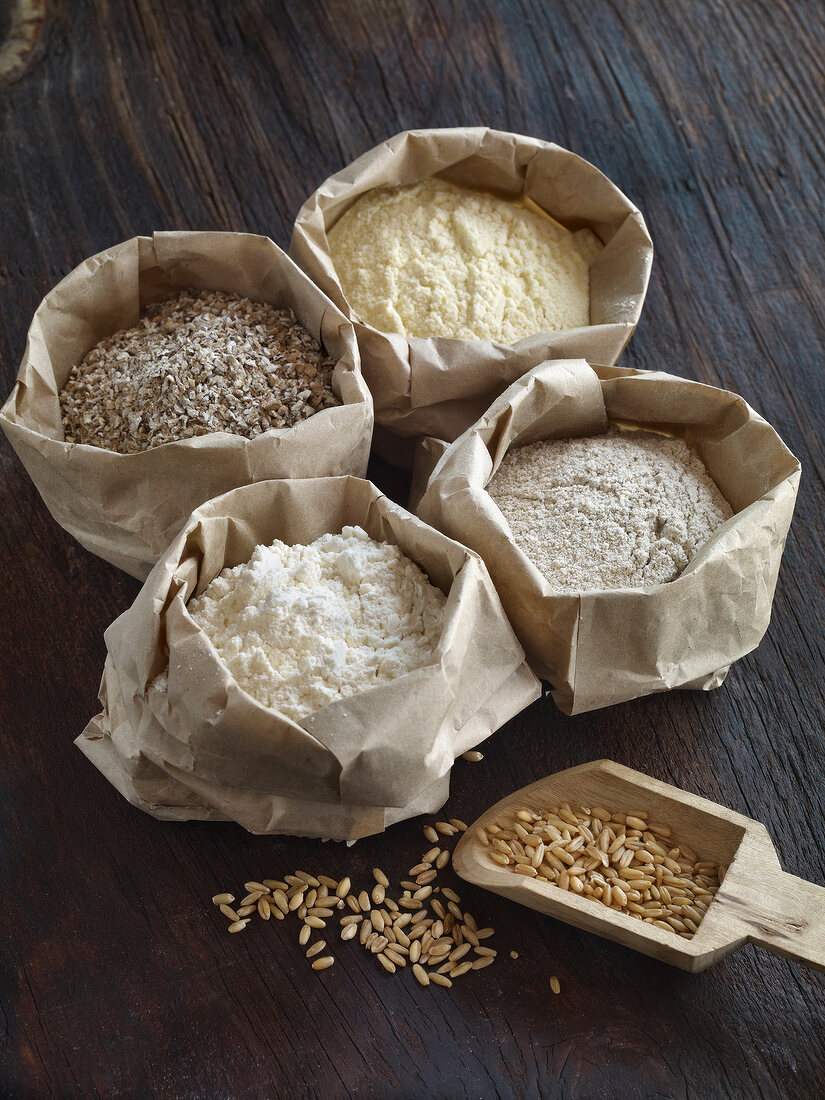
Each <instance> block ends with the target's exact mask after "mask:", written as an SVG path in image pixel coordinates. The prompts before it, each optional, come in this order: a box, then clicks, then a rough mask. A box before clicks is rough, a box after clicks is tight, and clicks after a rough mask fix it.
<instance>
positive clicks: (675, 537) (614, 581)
mask: <svg viewBox="0 0 825 1100" xmlns="http://www.w3.org/2000/svg"><path fill="white" fill-rule="evenodd" d="M487 491H488V492H489V494H490V496H491V497H492V499H493V500H494V501H495V503H496V504H497V505H498V507H499V509H500V510H501V512H502V514H503V515H504V517H505V519H506V520H507V522H508V524H509V526H510V529H511V531H512V533H513V538H514V540H515V542H516V544H517V545H518V546H519V547H520V549H521V550H523V552H524V553H525V554H526V555H527V557H528V558H529V559H530V560H531V561H532V562H533V564H534V565H535V566H536V568H537V569H538V570H539V572H541V573H543V574H544V576H545V577H546V578H547V580H548V581H549V582H550V584H551V585H552V586H553V588H554V589H557V590H558V591H560V592H581V591H591V590H594V589H604V588H641V587H645V586H648V585H654V584H662V583H665V582H667V581H672V580H675V578H676V577H678V576H679V574H680V573H681V572H682V571H683V570H684V569H685V567H686V566H687V564H688V562H689V561H690V560H691V559H692V558H693V557H694V556H695V555H696V553H697V552H698V550H699V549H700V548H701V546H702V545H703V544H704V543H705V542H706V541H707V540H708V538H709V537H710V536H711V535H712V534H713V532H714V531H715V530H716V529H717V528H718V527H719V526H720V525H721V524H722V523H724V522H725V520H727V519H729V518H730V517H731V515H732V514H733V513H732V511H731V508H730V505H729V504H728V503H727V501H726V500H725V498H724V497H723V496H722V494H721V493H720V491H719V489H718V488H717V487H716V485H715V484H714V483H713V481H712V480H711V479H710V477H709V476H708V473H707V471H706V469H705V467H704V465H703V464H702V462H701V460H700V459H699V457H698V456H697V455H696V454H694V452H693V451H691V450H690V448H689V447H688V446H687V445H686V444H685V443H684V441H683V440H681V439H674V438H669V437H666V436H662V435H656V434H653V433H652V432H644V431H622V430H619V429H617V428H615V427H614V428H611V429H610V430H609V431H608V432H606V433H605V434H604V435H598V436H591V437H586V438H580V439H556V440H543V441H541V442H539V443H532V444H529V445H527V446H524V447H517V448H514V449H513V450H511V451H509V452H508V454H507V455H505V457H504V459H503V461H502V463H501V465H500V466H499V469H498V470H497V472H496V474H495V476H494V477H493V478H492V480H491V481H490V484H489V485H488V487H487Z"/></svg>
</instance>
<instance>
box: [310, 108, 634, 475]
mask: <svg viewBox="0 0 825 1100" xmlns="http://www.w3.org/2000/svg"><path fill="white" fill-rule="evenodd" d="M436 175H437V176H439V177H440V178H442V179H445V180H448V181H450V182H452V183H456V184H462V185H464V186H468V187H473V188H477V189H481V190H490V191H495V192H497V193H499V194H503V195H505V196H511V197H517V196H520V195H527V196H529V197H530V198H531V199H532V200H533V201H534V202H536V203H537V204H538V205H539V206H541V207H542V208H543V209H544V210H545V211H547V213H549V214H551V215H552V216H553V217H554V218H555V219H556V220H557V221H559V222H561V224H562V225H564V226H565V227H567V228H568V229H571V230H577V229H581V228H583V227H585V226H587V227H589V228H591V229H592V230H593V231H594V232H595V233H596V235H597V236H598V237H599V239H600V240H601V241H602V242H603V243H604V245H605V248H604V249H603V251H602V252H601V253H600V255H599V256H598V258H597V259H596V261H595V263H594V264H593V266H592V268H591V272H590V275H591V304H590V316H591V322H592V323H591V324H590V325H589V326H588V327H586V328H577V329H568V330H566V331H562V332H542V333H537V334H536V335H535V336H530V337H528V338H527V339H525V340H521V341H519V342H518V343H517V344H515V345H513V346H512V347H510V346H507V345H504V344H497V343H493V342H491V341H486V340H452V339H445V338H434V339H426V340H425V339H418V338H410V339H407V337H405V336H401V335H398V334H389V333H381V332H378V331H377V330H376V329H374V328H372V327H371V326H370V325H366V324H363V323H362V322H361V321H360V320H359V318H358V317H357V315H356V314H355V313H354V311H353V310H352V308H351V307H350V306H349V303H348V302H347V300H346V298H345V297H344V294H343V290H342V288H341V284H340V282H339V281H338V277H337V275H336V272H335V268H334V266H333V264H332V260H331V258H330V254H329V246H328V242H327V235H326V231H327V229H329V228H331V226H333V225H334V224H335V222H336V221H337V220H338V219H339V218H340V217H341V215H342V214H343V213H344V212H345V211H346V210H347V209H349V207H350V206H352V204H353V203H354V202H355V200H356V199H357V198H358V197H359V196H360V195H363V194H364V193H365V192H367V191H370V190H372V189H374V188H377V187H390V186H397V185H400V184H410V183H416V182H418V181H419V180H422V179H425V178H427V177H428V176H436ZM290 255H291V256H292V257H293V258H294V259H295V260H297V262H298V263H299V264H300V265H301V267H303V268H304V270H305V271H307V272H308V273H309V275H310V277H311V278H312V279H313V280H314V281H315V282H316V283H317V284H318V286H319V287H321V289H322V290H323V291H324V292H325V293H326V294H327V295H328V296H329V297H330V298H331V299H332V301H333V302H335V304H336V305H337V306H338V307H339V308H340V309H341V310H342V311H343V312H344V313H346V315H347V316H348V317H349V318H350V319H351V320H352V321H353V324H354V325H355V330H356V333H357V335H358V344H359V347H360V349H361V357H362V360H363V370H364V377H365V378H366V380H367V384H368V385H369V387H370V390H371V391H372V395H373V398H374V400H375V420H376V426H377V427H378V426H380V427H383V428H384V429H388V430H389V432H391V433H394V434H395V435H396V436H405V437H416V436H422V435H431V436H436V437H438V438H440V439H445V440H448V441H452V440H454V439H456V438H457V436H459V435H460V434H461V432H463V431H464V429H465V428H467V427H469V426H470V424H472V423H473V422H474V421H475V420H476V419H477V418H478V417H479V416H481V415H482V414H483V412H484V411H485V409H487V407H488V406H489V404H490V402H491V401H493V400H494V398H496V397H497V396H498V395H499V394H500V393H501V392H502V391H503V390H504V389H505V388H506V387H507V386H508V385H509V384H510V383H511V382H513V381H514V380H515V379H516V378H518V377H520V376H521V375H522V374H524V373H525V371H527V370H529V369H530V368H531V367H535V366H536V365H537V364H539V363H543V362H545V360H547V359H551V358H578V357H581V358H585V359H589V360H590V361H591V362H595V363H611V364H612V363H614V362H615V361H616V359H617V357H618V355H619V353H620V352H621V350H622V348H623V347H624V346H625V344H626V343H627V341H628V340H629V339H630V336H631V334H632V332H633V329H634V328H635V327H636V322H637V321H638V319H639V314H640V313H641V309H642V304H643V302H644V297H645V292H646V290H647V283H648V279H649V277H650V266H651V263H652V259H653V246H652V244H651V241H650V237H649V235H648V232H647V229H646V227H645V223H644V219H643V218H642V215H641V214H640V213H639V211H638V210H637V209H636V207H635V206H634V205H633V204H632V203H631V202H630V200H629V199H627V198H626V197H625V196H624V195H623V194H622V192H621V191H619V189H618V188H617V187H616V186H615V185H614V184H612V183H611V182H610V180H608V179H607V178H606V177H605V176H604V175H602V173H601V172H599V171H598V169H596V168H594V167H593V165H592V164H589V163H588V162H587V161H585V160H582V158H581V157H578V156H576V155H575V154H574V153H571V152H569V151H568V150H567V149H562V148H561V147H560V146H558V145H553V144H552V143H550V142H547V141H539V140H538V139H537V138H531V137H524V136H522V135H521V134H510V133H504V132H502V131H500V130H490V129H488V128H487V127H485V126H468V127H456V128H454V129H445V130H406V131H404V132H403V133H400V134H396V136H395V137H393V138H390V140H389V141H385V142H382V144H381V145H378V146H376V147H375V148H374V149H370V151H369V152H367V153H365V154H364V155H363V156H361V157H359V158H358V159H357V160H356V161H354V162H353V163H352V164H350V165H349V166H348V167H347V168H344V169H343V170H342V171H340V172H337V173H336V174H335V175H334V176H330V178H329V179H328V180H326V181H325V182H324V183H322V184H321V186H320V187H319V188H318V190H317V191H316V192H315V193H314V194H313V195H311V196H310V198H309V199H307V201H306V202H305V203H304V205H303V206H302V208H301V210H300V211H299V213H298V217H297V218H296V221H295V227H294V231H293V235H292V244H291V246H290ZM405 443H406V441H405V440H400V441H397V442H396V443H393V442H392V439H391V437H389V436H388V434H387V432H386V431H385V432H380V431H379V432H378V433H377V435H376V448H377V449H378V450H379V453H382V454H383V456H384V457H385V458H387V459H388V460H389V461H391V462H396V463H397V464H403V465H406V466H409V465H410V461H411V457H412V452H411V448H410V445H409V444H408V443H407V444H406V446H405Z"/></svg>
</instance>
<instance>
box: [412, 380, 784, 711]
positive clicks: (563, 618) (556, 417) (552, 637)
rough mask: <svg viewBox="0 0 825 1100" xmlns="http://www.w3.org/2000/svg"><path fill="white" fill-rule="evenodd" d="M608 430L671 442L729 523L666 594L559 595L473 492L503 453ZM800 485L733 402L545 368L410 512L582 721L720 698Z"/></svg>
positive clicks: (455, 449)
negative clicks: (470, 559)
mask: <svg viewBox="0 0 825 1100" xmlns="http://www.w3.org/2000/svg"><path fill="white" fill-rule="evenodd" d="M608 419H610V420H614V421H620V422H621V421H632V422H634V423H638V424H641V425H649V426H650V427H652V428H665V429H669V430H671V431H672V432H673V433H674V434H678V435H680V436H682V437H683V438H684V440H685V442H686V443H687V444H688V445H689V446H691V447H693V448H694V449H695V450H696V452H697V453H698V455H699V456H700V458H701V459H702V461H703V462H704V464H705V466H706V467H707V469H708V472H709V473H710V476H711V477H712V478H713V480H714V481H715V482H716V484H717V485H718V486H719V488H720V489H721V491H722V493H723V495H724V496H725V497H726V498H727V500H728V502H729V504H730V505H731V507H732V508H733V510H734V513H735V514H734V516H733V517H732V518H731V519H730V520H728V521H727V522H726V523H725V524H723V526H722V527H720V528H719V529H718V530H717V531H716V532H714V534H713V535H712V536H711V538H710V539H709V540H708V542H707V543H706V544H705V545H704V546H703V547H702V549H701V550H700V552H699V553H698V554H697V555H696V557H695V558H694V559H693V561H691V562H690V563H689V565H688V566H687V568H686V569H685V570H684V572H683V573H682V574H681V576H679V577H677V579H676V580H674V581H671V582H670V583H668V584H659V585H653V586H650V587H647V588H636V589H631V588H625V589H616V590H611V591H604V590H596V591H592V592H583V593H581V594H578V595H569V594H559V593H557V592H555V591H554V590H553V589H552V588H551V586H550V584H549V583H548V581H547V580H546V579H545V578H544V576H543V575H542V574H541V573H539V571H538V570H537V569H536V567H535V566H534V565H533V564H532V562H530V560H529V559H528V558H527V557H526V556H525V554H524V553H522V551H521V550H520V549H519V548H518V547H517V546H516V545H515V543H514V542H513V539H512V534H511V531H510V527H509V525H508V524H507V522H506V520H505V519H504V516H503V515H502V514H501V512H500V511H499V509H498V507H497V506H496V505H495V504H494V503H493V500H492V499H491V497H490V496H489V495H488V493H487V492H486V489H485V487H486V486H487V484H488V483H489V481H490V479H491V477H492V476H493V474H494V473H495V472H496V470H497V469H498V467H499V466H500V464H501V460H502V458H503V457H504V455H505V454H506V452H507V451H508V449H509V448H510V447H511V446H518V445H521V444H524V443H532V442H535V441H536V440H539V439H550V438H563V437H574V436H585V435H593V434H596V433H599V432H603V431H604V430H605V429H606V427H607V423H608ZM421 461H422V463H424V464H426V462H427V455H426V454H425V455H423V456H422V459H421ZM799 477H800V465H799V462H798V461H797V459H796V458H794V456H793V455H792V454H791V452H790V451H789V450H788V449H787V447H786V446H785V445H784V443H783V442H782V440H781V439H780V438H779V436H778V435H777V434H776V432H775V431H774V430H773V428H771V426H770V425H769V424H767V423H766V422H765V421H764V420H763V419H762V417H760V416H759V415H758V414H757V413H756V412H754V410H753V409H751V408H750V406H749V405H747V404H746V403H745V401H743V400H742V398H741V397H738V396H736V395H735V394H733V393H728V392H727V391H726V390H719V389H715V388H713V387H712V386H705V385H701V384H700V383H698V382H689V381H687V380H685V379H682V378H676V377H674V376H673V375H669V374H663V373H659V372H647V371H622V370H620V369H619V368H616V367H613V368H601V367H596V368H591V367H589V366H588V365H587V363H585V362H583V361H581V360H568V361H554V362H549V363H545V364H544V365H542V366H540V367H536V368H535V369H534V370H532V371H530V372H529V373H528V374H526V375H525V376H524V377H523V378H521V379H519V380H518V381H517V382H515V383H514V384H513V385H512V386H510V388H509V389H508V390H507V391H506V392H505V393H504V394H502V396H501V397H500V398H499V399H498V400H497V401H495V402H494V403H493V405H492V406H491V407H490V409H489V410H488V411H487V413H486V414H485V415H484V416H483V417H482V418H481V419H480V420H479V421H478V422H477V423H476V424H474V425H473V427H472V428H470V429H469V430H468V431H467V432H465V433H464V435H463V436H461V438H460V439H458V440H456V441H455V442H454V443H452V444H451V445H450V446H449V447H447V448H446V449H445V450H444V453H443V454H442V456H441V458H440V459H439V460H438V462H437V464H436V466H435V469H434V470H433V472H432V474H431V476H430V478H429V482H428V484H427V487H426V490H425V492H424V495H423V498H422V500H421V502H420V504H419V506H418V514H419V515H420V516H421V517H422V518H423V519H424V520H426V522H428V523H431V524H433V526H435V527H438V528H439V530H442V531H444V532H445V533H447V534H448V535H450V536H451V537H452V538H455V539H460V540H461V541H462V542H463V543H465V544H466V545H467V546H470V547H472V548H473V549H475V550H477V551H478V552H479V553H480V554H481V555H482V557H483V558H484V560H485V562H486V563H487V567H488V569H489V570H490V576H491V577H492V578H493V581H494V583H495V585H496V588H497V590H498V592H499V595H500V596H501V601H502V603H503V604H504V608H505V610H506V612H507V614H508V616H509V617H510V620H511V622H512V623H513V625H514V627H515V629H516V633H517V634H518V637H519V640H520V641H521V643H522V645H523V646H524V648H525V651H526V652H527V656H528V660H529V661H530V664H531V667H532V668H533V670H534V671H535V672H536V673H537V674H538V675H539V676H542V677H544V678H545V679H547V680H549V681H550V683H551V685H552V687H553V696H554V698H555V700H556V702H557V703H558V705H559V707H560V708H561V709H562V710H563V711H564V712H565V713H567V714H581V713H583V712H584V711H588V710H595V709H597V708H599V707H606V706H609V705H611V704H612V703H620V702H624V701H625V700H628V699H635V698H638V697H639V696H642V695H649V694H651V693H653V692H657V691H667V690H669V689H670V688H675V687H686V688H699V689H703V690H709V689H711V688H715V687H718V686H719V685H720V684H721V683H722V681H723V680H724V678H725V675H726V673H727V670H728V668H729V666H730V664H731V663H732V662H733V661H735V660H737V659H738V658H739V657H742V656H744V654H746V653H749V652H750V651H751V650H752V649H755V648H756V646H757V645H758V644H759V642H760V641H761V639H762V636H763V635H764V633H765V631H766V630H767V628H768V623H769V622H770V614H771V603H772V601H773V593H774V589H775V587H776V578H777V573H778V570H779V562H780V560H781V557H782V550H783V548H784V545H785V537H786V535H787V533H788V528H789V526H790V522H791V517H792V515H793V509H794V503H795V501H796V492H797V488H798V485H799Z"/></svg>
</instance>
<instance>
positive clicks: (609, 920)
mask: <svg viewBox="0 0 825 1100" xmlns="http://www.w3.org/2000/svg"><path fill="white" fill-rule="evenodd" d="M562 802H569V803H570V805H571V806H572V807H573V809H574V811H575V810H576V809H577V807H579V806H603V807H606V808H607V809H609V810H610V812H611V813H632V812H633V811H634V810H635V811H637V812H638V811H642V812H647V813H648V814H649V817H650V820H651V821H655V822H660V823H661V824H663V825H667V826H669V827H670V828H671V829H672V832H673V837H672V841H671V843H672V844H673V845H674V846H676V845H678V844H679V843H680V842H681V843H684V844H686V845H688V846H689V847H690V848H692V849H693V851H694V852H695V853H696V854H697V856H698V858H699V859H700V860H712V861H713V862H715V863H718V864H724V865H726V866H727V867H728V871H727V874H726V875H725V878H724V882H723V883H722V885H721V886H720V887H719V890H718V892H717V894H716V896H715V897H714V899H713V901H712V902H711V904H710V906H709V907H708V910H707V913H706V914H705V917H704V919H703V920H702V921H701V923H700V924H699V928H698V931H697V932H696V933H695V934H694V935H693V937H692V938H691V939H683V938H682V937H680V936H678V935H677V934H676V933H675V932H668V931H665V930H664V929H663V928H657V927H655V926H654V925H652V924H644V923H643V922H642V921H640V920H635V919H634V918H633V917H630V916H627V915H625V914H624V913H620V912H617V911H616V910H614V909H609V908H607V906H605V905H602V903H601V902H600V901H594V900H593V899H592V898H587V897H580V896H579V895H577V894H574V893H572V892H569V891H566V890H562V889H560V888H559V887H558V886H554V885H552V884H551V883H549V882H542V881H540V880H537V879H531V878H526V877H524V876H522V875H520V874H515V873H514V872H513V870H512V869H509V868H506V867H499V866H496V864H495V863H493V862H492V860H490V858H489V856H488V855H487V852H488V849H487V848H486V847H485V846H484V845H483V844H482V842H481V840H479V839H478V837H477V835H476V829H477V828H479V827H480V826H484V825H487V824H489V823H492V822H493V821H494V820H495V819H496V818H497V817H499V816H501V815H502V814H507V813H509V814H510V815H512V814H514V813H515V812H516V811H517V810H520V809H527V810H534V811H546V810H548V809H550V808H552V807H554V806H559V805H560V803H562ZM453 867H454V868H455V870H456V871H457V872H458V874H459V875H461V877H462V878H463V879H466V880H467V882H472V883H474V884H475V885H476V886H483V887H484V888H485V889H486V890H492V891H493V892H494V893H496V894H501V895H502V897H505V898H510V899H511V900H512V901H517V902H519V903H520V904H522V905H529V906H530V908H531V909H538V910H539V912H541V913H548V914H549V915H550V916H551V917H557V918H558V919H559V920H563V921H566V922H567V923H568V924H573V925H575V926H576V927H577V928H584V929H585V930H586V931H588V932H595V933H596V935H598V936H604V937H606V938H607V939H609V940H615V941H616V942H617V943H621V944H624V945H625V946H626V947H632V948H634V949H635V950H636V951H641V952H643V953H644V954H645V955H652V956H653V958H656V959H661V960H662V961H663V962H668V963H671V964H672V965H673V966H679V967H681V968H682V969H683V970H692V971H699V970H705V969H706V968H707V967H708V966H711V965H712V964H713V963H715V962H717V961H718V960H719V959H721V958H722V957H723V955H727V954H728V952H730V951H735V950H736V948H737V947H741V946H742V945H743V944H745V943H755V944H758V945H759V946H760V947H765V948H767V950H768V951H773V952H775V953H776V954H777V955H785V956H787V957H788V958H789V959H796V960H797V961H798V962H801V963H804V964H805V965H806V966H810V967H812V968H813V969H815V970H823V971H825V887H823V886H815V885H814V884H813V883H810V882H806V881H805V880H804V879H801V878H796V877H795V876H794V875H788V874H786V873H785V872H784V871H783V870H782V869H781V868H780V866H779V860H778V858H777V855H776V852H775V851H774V847H773V844H772V842H771V839H770V837H769V836H768V833H767V830H766V829H765V826H764V825H760V823H759V822H758V821H752V820H751V819H750V818H748V817H742V816H741V815H740V814H736V813H733V811H732V810H728V809H725V807H724V806H718V805H717V804H716V803H715V802H708V801H707V799H704V798H697V797H696V795H692V794H688V793H687V792H686V791H682V790H679V788H678V787H671V786H669V785H668V784H667V783H659V782H658V780H656V779H651V777H650V776H649V775H643V774H642V773H641V772H635V771H632V770H631V769H630V768H625V767H622V765H621V764H615V763H614V762H613V761H612V760H596V761H593V762H592V763H590V764H582V765H581V766H579V767H577V768H569V769H568V770H567V771H563V772H557V773H556V774H555V775H550V776H548V777H547V778H546V779H541V780H539V782H538V783H532V784H531V785H530V786H529V787H524V788H522V789H521V790H520V791H516V792H515V794H511V795H509V796H508V797H507V798H505V799H503V800H502V801H501V802H498V803H497V804H496V805H495V806H493V807H492V808H491V809H489V810H488V811H487V812H486V813H485V814H482V816H481V817H480V818H479V819H478V821H476V822H474V823H473V825H472V826H471V827H470V828H469V829H468V830H467V832H466V833H465V834H464V836H463V837H462V838H461V840H460V842H459V843H458V845H457V846H456V849H455V852H454V853H453Z"/></svg>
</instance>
